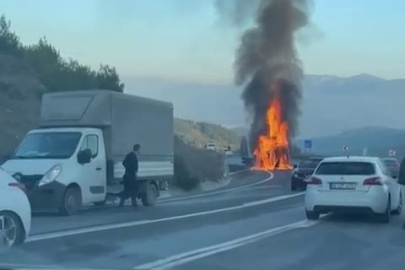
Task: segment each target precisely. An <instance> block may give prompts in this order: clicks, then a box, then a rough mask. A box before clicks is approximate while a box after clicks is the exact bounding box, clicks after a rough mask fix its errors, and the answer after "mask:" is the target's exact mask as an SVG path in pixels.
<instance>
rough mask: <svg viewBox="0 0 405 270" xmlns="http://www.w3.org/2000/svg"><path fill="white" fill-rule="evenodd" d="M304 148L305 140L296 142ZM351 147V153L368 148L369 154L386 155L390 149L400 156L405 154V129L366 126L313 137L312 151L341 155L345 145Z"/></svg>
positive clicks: (359, 153) (361, 151)
mask: <svg viewBox="0 0 405 270" xmlns="http://www.w3.org/2000/svg"><path fill="white" fill-rule="evenodd" d="M296 144H297V145H299V147H300V148H301V149H303V146H304V142H303V141H302V140H299V141H297V142H296ZM344 145H346V146H348V147H349V154H351V155H362V153H363V149H364V148H367V149H368V151H367V152H368V155H373V156H380V157H385V156H388V151H389V150H391V149H392V150H396V152H397V156H398V157H404V156H405V130H402V129H392V128H383V127H365V128H359V129H353V130H349V131H346V132H342V133H340V134H337V135H333V136H325V137H318V138H314V139H313V149H312V152H313V153H316V154H323V155H341V154H342V153H343V151H342V149H343V146H344Z"/></svg>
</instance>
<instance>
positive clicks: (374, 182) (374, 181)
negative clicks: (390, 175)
mask: <svg viewBox="0 0 405 270" xmlns="http://www.w3.org/2000/svg"><path fill="white" fill-rule="evenodd" d="M363 185H365V186H382V182H381V178H380V177H372V178H368V179H366V180H364V182H363Z"/></svg>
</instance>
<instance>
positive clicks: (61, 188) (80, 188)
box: [2, 128, 107, 214]
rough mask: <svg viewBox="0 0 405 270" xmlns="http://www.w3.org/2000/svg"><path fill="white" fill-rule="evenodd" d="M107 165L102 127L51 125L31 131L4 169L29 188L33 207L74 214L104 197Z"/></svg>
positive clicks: (4, 165)
mask: <svg viewBox="0 0 405 270" xmlns="http://www.w3.org/2000/svg"><path fill="white" fill-rule="evenodd" d="M85 152H88V153H90V155H89V157H88V158H86V157H85V155H83V153H85ZM106 164H107V162H106V154H105V147H104V139H103V134H102V132H101V130H100V129H95V128H49V129H36V130H32V131H30V132H29V133H28V134H27V136H25V138H24V139H23V141H22V142H21V144H20V146H19V147H18V148H17V150H16V151H15V153H14V154H13V156H12V157H11V159H10V160H8V161H7V162H6V163H5V164H3V166H2V168H3V169H4V170H5V171H7V172H8V173H10V174H11V175H13V176H14V177H15V178H16V179H17V180H19V181H20V182H21V183H23V184H24V185H25V186H26V187H27V192H28V197H29V199H30V202H31V204H32V208H34V209H41V210H43V211H51V210H52V211H53V210H58V211H60V212H62V213H64V214H74V213H76V212H77V211H78V210H79V208H80V205H82V204H89V203H92V202H99V201H104V200H105V198H106V192H107V181H106V179H107V176H106Z"/></svg>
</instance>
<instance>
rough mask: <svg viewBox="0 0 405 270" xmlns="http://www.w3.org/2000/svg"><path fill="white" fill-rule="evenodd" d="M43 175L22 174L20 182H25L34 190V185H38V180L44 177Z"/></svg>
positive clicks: (28, 188) (29, 188) (28, 187)
mask: <svg viewBox="0 0 405 270" xmlns="http://www.w3.org/2000/svg"><path fill="white" fill-rule="evenodd" d="M42 177H43V175H40V174H35V175H22V176H20V179H19V180H18V182H20V183H21V184H24V185H25V187H26V188H27V190H32V189H33V188H34V187H36V186H38V182H39V181H40V180H41V179H42Z"/></svg>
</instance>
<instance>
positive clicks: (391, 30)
mask: <svg viewBox="0 0 405 270" xmlns="http://www.w3.org/2000/svg"><path fill="white" fill-rule="evenodd" d="M246 1H249V0H246ZM213 2H214V0H0V13H3V14H5V15H6V17H7V18H8V19H10V20H11V22H12V28H13V30H14V31H16V32H17V34H18V35H19V36H20V37H21V40H22V41H23V42H24V43H35V42H36V41H37V40H38V39H39V38H40V37H42V36H46V37H47V39H48V41H49V42H50V43H52V44H53V45H55V46H56V47H57V48H58V49H59V50H60V52H61V54H62V55H63V56H66V57H71V58H74V59H76V60H79V61H80V62H82V63H84V64H88V65H91V66H92V67H97V66H98V65H99V64H100V63H106V64H110V65H112V66H115V67H116V68H117V70H118V72H119V73H120V74H121V75H122V76H124V77H128V76H148V77H163V78H168V79H173V80H185V81H195V82H209V83H211V82H215V83H218V82H225V83H227V82H230V81H232V62H233V57H234V51H235V48H236V46H237V44H238V39H239V37H240V35H241V33H242V30H241V29H237V28H233V27H230V26H225V25H224V24H220V23H219V22H218V21H219V19H218V13H217V12H216V10H215V8H214V5H213ZM314 3H315V4H314V11H313V13H312V15H313V16H312V18H313V22H314V25H315V27H313V28H312V31H310V33H311V34H310V36H312V38H311V39H312V40H311V42H309V43H308V42H301V44H300V45H299V46H298V47H299V53H300V57H301V59H302V61H303V64H304V68H305V72H306V73H308V74H331V75H339V76H350V75H356V74H359V73H370V74H373V75H377V76H381V77H385V78H401V77H405V76H404V68H403V65H404V64H403V63H405V52H404V49H403V48H404V47H405V46H404V45H405V35H404V29H405V17H404V16H403V12H404V10H405V1H401V0H384V1H382V0H315V1H314ZM304 41H307V40H306V39H305V40H304Z"/></svg>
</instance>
